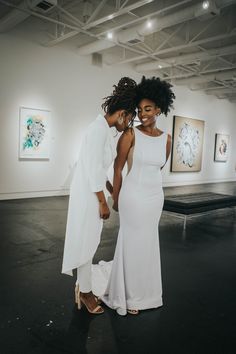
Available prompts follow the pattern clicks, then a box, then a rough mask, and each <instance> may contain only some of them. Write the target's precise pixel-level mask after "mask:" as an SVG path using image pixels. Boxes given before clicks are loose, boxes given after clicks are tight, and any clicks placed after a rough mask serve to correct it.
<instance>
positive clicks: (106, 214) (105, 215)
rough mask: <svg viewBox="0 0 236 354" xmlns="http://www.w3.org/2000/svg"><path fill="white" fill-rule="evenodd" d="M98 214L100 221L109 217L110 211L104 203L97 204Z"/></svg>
mask: <svg viewBox="0 0 236 354" xmlns="http://www.w3.org/2000/svg"><path fill="white" fill-rule="evenodd" d="M99 213H100V218H101V219H104V220H106V219H108V218H109V216H110V209H109V207H108V205H107V203H106V202H105V203H104V202H99Z"/></svg>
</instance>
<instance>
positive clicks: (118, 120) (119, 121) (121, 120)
mask: <svg viewBox="0 0 236 354" xmlns="http://www.w3.org/2000/svg"><path fill="white" fill-rule="evenodd" d="M117 123H118V124H120V125H121V124H123V123H124V118H123V117H121V116H119V118H118V119H117Z"/></svg>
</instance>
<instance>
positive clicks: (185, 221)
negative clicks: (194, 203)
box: [184, 215, 187, 230]
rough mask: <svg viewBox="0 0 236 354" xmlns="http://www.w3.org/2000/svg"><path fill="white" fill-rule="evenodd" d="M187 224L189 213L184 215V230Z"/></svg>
mask: <svg viewBox="0 0 236 354" xmlns="http://www.w3.org/2000/svg"><path fill="white" fill-rule="evenodd" d="M186 224H187V215H184V230H186Z"/></svg>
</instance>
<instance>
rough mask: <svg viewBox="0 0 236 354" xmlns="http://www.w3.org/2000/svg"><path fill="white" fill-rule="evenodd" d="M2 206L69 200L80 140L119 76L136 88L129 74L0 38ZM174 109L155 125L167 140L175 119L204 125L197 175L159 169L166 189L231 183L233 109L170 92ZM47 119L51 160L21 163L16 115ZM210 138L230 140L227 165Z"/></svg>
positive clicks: (235, 132)
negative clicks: (44, 113) (28, 112)
mask: <svg viewBox="0 0 236 354" xmlns="http://www.w3.org/2000/svg"><path fill="white" fill-rule="evenodd" d="M0 51H1V56H0V77H1V89H0V199H13V198H27V197H37V196H51V195H63V194H68V191H69V185H70V180H71V176H72V173H73V166H74V163H75V161H76V157H77V152H78V146H79V142H80V138H81V135H82V134H83V131H84V130H85V128H86V126H87V125H88V124H89V123H90V122H91V121H92V120H93V119H94V118H95V117H96V116H97V114H98V113H100V112H102V111H101V107H100V106H101V103H102V98H103V97H104V96H106V95H108V94H110V93H111V90H112V85H113V84H114V83H116V82H117V81H118V80H119V78H120V77H121V76H130V77H132V78H134V79H137V80H139V79H140V78H141V74H139V73H136V72H135V71H133V70H132V68H131V67H129V66H115V67H114V66H113V67H109V66H103V67H102V68H101V67H96V66H94V65H92V64H91V58H90V57H89V58H82V57H79V56H78V55H77V53H76V52H75V51H73V50H70V49H68V48H67V49H65V48H63V47H60V46H58V47H53V48H44V47H43V46H41V45H37V44H35V43H32V42H30V41H26V40H23V39H22V38H19V37H18V36H16V35H15V34H14V33H13V34H11V35H1V36H0ZM174 91H175V93H176V97H177V99H176V102H175V109H174V110H173V111H171V112H170V113H169V115H168V117H167V118H166V117H160V118H159V121H158V124H159V127H160V128H162V129H164V130H165V131H167V132H169V133H171V134H172V125H173V115H174V114H175V115H180V116H184V117H190V118H196V119H201V120H204V121H205V132H204V144H203V159H202V169H201V171H200V172H191V173H189V172H185V173H182V172H178V173H173V172H170V160H169V161H168V162H167V164H166V166H165V168H164V169H163V183H164V185H165V186H172V185H173V186H176V185H183V184H195V183H206V182H220V181H232V180H235V163H236V158H235V156H234V154H233V151H236V139H234V137H235V136H236V117H235V107H236V105H235V104H231V103H229V102H228V101H226V100H217V99H216V98H215V97H214V96H207V95H205V94H203V93H201V92H200V93H196V92H191V91H190V90H188V89H187V88H185V87H174ZM22 106H23V107H29V108H37V109H45V110H49V111H51V137H50V159H49V160H19V109H20V107H22ZM215 133H224V134H229V135H230V137H231V139H230V150H229V156H228V160H227V162H224V163H222V162H221V163H219V162H218V163H217V162H214V143H215Z"/></svg>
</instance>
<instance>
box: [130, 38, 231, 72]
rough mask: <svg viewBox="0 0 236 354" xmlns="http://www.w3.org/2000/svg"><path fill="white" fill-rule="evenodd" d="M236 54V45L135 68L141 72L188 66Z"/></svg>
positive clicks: (179, 56)
mask: <svg viewBox="0 0 236 354" xmlns="http://www.w3.org/2000/svg"><path fill="white" fill-rule="evenodd" d="M234 53H236V45H235V44H234V45H231V46H227V47H220V48H215V49H209V50H208V51H207V52H203V51H201V52H197V53H196V52H195V53H191V54H183V55H178V56H175V57H171V58H166V59H162V60H161V59H160V60H156V61H150V62H147V63H143V64H139V65H136V66H135V69H136V70H137V71H139V72H143V71H149V70H150V71H152V70H159V69H160V68H162V69H165V68H168V67H172V66H176V65H186V64H192V63H197V62H201V61H207V60H212V59H214V58H217V57H219V56H224V55H230V54H234Z"/></svg>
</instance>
